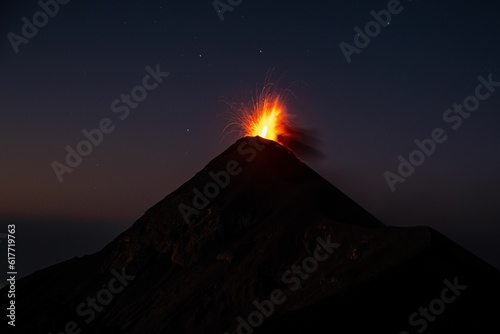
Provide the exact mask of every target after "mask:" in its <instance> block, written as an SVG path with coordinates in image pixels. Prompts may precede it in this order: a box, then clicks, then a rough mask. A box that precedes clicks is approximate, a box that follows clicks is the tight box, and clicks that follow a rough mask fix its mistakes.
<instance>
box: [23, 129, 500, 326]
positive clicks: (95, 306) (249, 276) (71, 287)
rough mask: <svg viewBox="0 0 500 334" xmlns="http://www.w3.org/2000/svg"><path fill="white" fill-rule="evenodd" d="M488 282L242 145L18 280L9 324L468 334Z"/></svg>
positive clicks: (463, 256) (492, 288)
mask: <svg viewBox="0 0 500 334" xmlns="http://www.w3.org/2000/svg"><path fill="white" fill-rule="evenodd" d="M499 278H500V276H499V272H498V270H496V269H495V268H493V267H491V266H489V265H488V264H486V263H484V262H483V261H481V260H480V259H478V258H476V257H475V256H473V255H472V254H471V253H469V252H468V251H466V250H464V249H463V248H461V247H460V246H458V245H456V244H455V243H453V242H452V241H450V240H448V239H447V238H446V237H444V236H442V235H441V234H439V233H437V232H436V231H434V230H432V229H431V228H428V227H413V228H396V227H387V226H385V225H383V224H382V223H381V222H379V221H378V220H377V219H376V218H374V217H373V216H372V215H370V214H369V213H368V212H366V211H365V210H364V209H362V208H361V207H360V206H359V205H357V204H356V203H355V202H353V201H352V200H351V199H349V198H348V197H347V196H345V195H344V194H343V193H342V192H340V191H339V190H338V189H336V188H335V187H334V186H332V185H331V184H330V183H328V182H327V181H326V180H325V179H323V178H322V177H321V176H319V175H318V174H317V173H315V172H314V171H313V170H312V169H310V168H309V167H307V166H306V165H305V164H304V163H302V162H301V161H300V160H298V159H297V158H296V157H295V156H294V155H293V153H291V152H290V151H289V150H287V149H286V148H284V147H282V146H280V145H279V144H277V143H275V142H271V141H267V140H264V139H260V138H258V137H257V138H243V139H240V140H238V141H237V142H236V143H235V144H233V145H232V146H231V147H229V148H228V149H227V150H226V151H225V152H223V153H222V154H221V155H219V156H218V157H216V158H215V159H214V160H212V161H211V162H210V163H209V164H208V165H207V166H206V167H205V168H204V169H203V170H202V171H200V172H199V173H197V174H196V175H195V176H194V177H193V178H192V179H191V180H189V181H188V182H186V183H185V184H183V185H182V186H181V187H180V188H179V189H177V190H176V191H174V192H173V193H171V194H170V195H168V196H167V197H165V198H164V199H163V200H162V201H160V202H159V203H157V204H156V205H154V206H153V207H152V208H151V209H149V210H148V211H146V213H145V214H144V216H143V217H141V218H140V219H138V220H137V221H136V222H135V223H134V225H133V226H132V227H130V228H129V229H128V230H127V231H125V232H124V233H122V234H121V235H120V236H118V237H117V238H116V239H115V240H114V241H112V242H111V243H110V244H108V245H107V246H106V247H105V248H104V249H102V250H101V251H100V252H98V253H95V254H93V255H90V256H85V257H83V258H75V259H72V260H68V261H66V262H63V263H60V264H57V265H54V266H51V267H49V268H46V269H44V270H41V271H38V272H36V273H34V274H32V275H30V276H28V277H26V278H24V279H21V280H20V281H19V282H18V291H19V296H18V299H17V304H18V305H19V311H18V319H17V326H16V327H17V328H16V329H17V330H18V332H20V333H35V332H44V333H49V332H51V331H52V332H53V333H59V332H63V331H64V329H65V328H66V329H68V328H69V329H71V331H75V332H76V331H77V330H78V329H81V330H82V333H104V332H109V333H148V332H149V333H225V332H228V333H237V332H239V333H251V332H255V333H276V332H278V333H281V332H287V333H303V332H319V331H320V330H321V328H323V327H325V328H328V329H329V330H331V331H337V332H340V333H362V332H365V331H368V330H376V331H382V332H395V333H399V332H400V331H407V332H409V333H417V330H425V332H426V333H452V332H453V333H456V332H457V331H458V332H460V331H461V330H464V329H467V330H469V331H474V332H481V329H484V328H487V327H488V326H491V325H492V324H493V319H495V316H496V314H498V311H499V309H498V306H496V308H495V307H490V306H488V305H486V304H485V302H486V301H488V300H490V299H492V300H495V299H496V297H500V293H499V288H498V282H499V281H500V280H499ZM450 286H454V288H453V289H454V290H453V289H452V288H450ZM464 286H466V288H464ZM443 289H448V290H447V292H445V293H443V292H442V291H443ZM461 289H462V290H461ZM453 297H455V298H453ZM88 298H90V299H88ZM93 298H95V300H94V301H93ZM443 298H444V299H443ZM436 299H437V300H438V301H434V300H436ZM452 299H453V301H452V302H449V303H447V302H445V301H446V300H447V301H450V300H452ZM269 300H270V301H269ZM439 300H441V302H439ZM443 300H445V301H443ZM266 301H268V302H266ZM430 304H431V306H432V307H430V311H426V312H427V313H426V314H424V315H421V314H418V313H419V312H421V311H420V310H419V308H420V307H427V308H429V305H430ZM259 309H260V311H259ZM432 311H435V313H439V314H434V313H432ZM257 312H258V313H257ZM414 312H417V315H416V316H413V318H412V319H413V320H412V323H410V322H409V317H411V316H412V314H413V313H414ZM428 312H431V313H428ZM259 314H260V316H259ZM68 324H69V325H68ZM424 327H425V328H424ZM71 331H69V330H66V332H68V333H69V332H71ZM403 333H404V332H403Z"/></svg>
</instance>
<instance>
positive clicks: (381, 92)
mask: <svg viewBox="0 0 500 334" xmlns="http://www.w3.org/2000/svg"><path fill="white" fill-rule="evenodd" d="M42 2H44V1H42ZM48 2H50V3H52V2H53V1H48ZM62 2H64V1H62ZM239 2H240V1H235V0H233V1H231V3H233V4H237V3H239ZM222 3H225V4H228V3H230V2H226V1H222ZM388 4H389V7H390V8H397V12H398V13H397V14H391V16H392V18H391V19H390V24H389V25H386V27H380V32H378V33H372V35H374V36H373V37H371V40H370V43H369V44H368V45H367V46H366V47H364V48H362V49H361V48H360V49H359V53H354V54H352V57H351V58H352V59H351V62H350V63H348V62H347V61H346V57H345V56H344V54H343V53H342V51H341V48H340V47H339V45H340V44H341V43H342V42H345V43H348V44H350V45H352V46H355V41H354V37H355V30H354V28H355V27H359V28H360V29H361V31H364V30H365V25H366V24H367V23H369V22H370V21H373V20H374V18H373V17H372V15H371V14H370V12H371V11H372V10H374V11H375V12H379V11H381V10H386V9H387V8H388ZM1 6H2V7H1V11H0V22H1V23H0V30H1V35H2V36H3V37H2V38H3V41H2V43H1V46H0V50H1V53H0V70H1V72H0V73H1V76H0V106H1V108H2V112H1V113H0V152H1V153H2V159H1V160H0V175H1V177H0V182H1V183H0V189H1V191H0V196H1V197H0V219H1V221H2V224H7V223H10V222H18V223H19V224H22V227H23V229H21V228H19V230H20V231H24V232H22V233H24V234H20V235H19V238H20V240H22V238H23V237H24V238H25V240H26V241H27V242H26V244H29V245H26V246H24V247H25V248H24V252H25V254H26V257H25V261H26V263H27V264H26V268H28V269H26V270H27V271H30V270H32V269H33V268H35V267H36V265H33V264H32V263H35V262H36V263H38V264H39V265H38V266H42V264H43V265H46V264H48V263H50V262H51V261H56V260H57V261H58V260H62V259H65V258H68V257H72V256H74V255H82V254H85V253H89V252H92V251H95V250H98V249H99V248H100V247H102V246H103V245H104V244H105V243H106V242H108V241H109V240H111V238H112V237H113V236H114V235H116V234H117V233H118V232H119V231H122V230H124V229H125V228H127V227H128V226H130V225H131V224H132V223H133V221H135V219H137V218H139V217H140V216H141V215H142V213H143V212H144V211H145V210H146V209H148V208H149V207H151V206H152V205H153V204H155V203H156V202H158V201H159V200H160V199H162V198H163V197H164V196H165V195H167V194H168V193H170V192H171V191H173V190H175V189H176V188H177V187H178V186H180V185H181V184H182V183H184V182H185V181H186V180H188V179H189V178H190V177H192V176H193V175H194V174H195V173H196V172H198V171H199V170H200V169H202V168H203V167H204V166H205V165H206V164H207V163H208V161H210V160H211V159H212V158H214V157H215V156H216V155H218V154H219V153H221V152H222V151H223V150H224V149H226V148H227V147H228V146H229V145H230V144H232V143H233V142H234V141H235V140H236V139H237V137H236V136H227V137H225V138H224V139H222V131H223V129H224V126H225V125H226V118H227V115H228V108H227V106H226V104H224V103H223V102H221V99H226V100H229V101H234V102H237V103H245V102H247V101H248V100H249V99H250V97H251V96H252V94H253V93H254V92H255V91H256V87H258V86H262V84H263V83H264V81H265V78H266V76H267V74H268V73H269V71H270V70H274V72H273V73H274V74H275V77H276V78H277V77H283V78H282V80H281V81H280V82H279V84H278V86H279V87H281V88H282V89H286V88H289V87H292V90H293V92H294V95H295V97H293V98H291V99H289V100H288V108H289V111H290V112H291V113H293V114H294V115H296V120H297V121H298V122H299V124H300V125H301V126H303V127H306V128H314V129H315V130H316V131H317V133H319V135H320V138H321V140H322V142H323V145H322V146H321V150H322V152H323V153H324V156H325V158H324V159H321V160H308V159H307V158H304V159H305V161H306V162H307V163H308V164H309V165H310V166H311V167H312V168H314V169H315V170H317V171H318V172H319V173H320V174H321V175H323V176H324V177H325V178H326V179H328V180H329V181H330V182H331V183H333V184H334V185H336V186H337V187H338V188H340V189H341V190H342V191H344V192H345V193H346V194H347V195H349V196H350V197H352V198H353V199H354V200H356V201H357V202H358V203H359V204H361V205H362V206H363V207H365V208H366V209H367V210H369V211H370V212H371V213H372V214H373V215H375V216H376V217H377V218H379V219H380V220H381V221H383V222H384V223H386V224H389V225H396V226H414V225H429V226H431V227H433V228H435V229H437V230H438V231H440V232H442V233H444V234H445V235H447V236H448V237H450V238H451V239H453V240H455V241H457V242H458V243H460V244H461V245H463V246H465V247H466V248H467V249H469V250H471V251H473V252H474V253H476V254H477V255H479V256H480V257H482V258H484V259H486V260H487V261H489V262H490V263H493V264H495V265H496V266H497V267H498V266H500V259H499V258H498V257H497V254H498V253H500V252H499V246H498V242H497V241H498V238H499V236H500V227H499V226H500V225H499V222H500V208H499V206H498V199H499V198H500V175H499V173H498V171H499V170H500V131H498V128H499V125H498V124H499V121H500V108H499V107H500V87H499V88H498V90H496V91H494V92H490V95H489V96H488V97H487V98H485V99H484V100H482V101H480V103H479V106H477V108H476V109H477V110H475V111H473V112H471V114H470V116H468V118H463V119H462V123H461V125H460V127H458V128H457V129H456V130H454V129H453V128H452V125H454V124H455V122H451V121H449V122H446V121H445V120H444V119H443V116H444V114H445V113H446V111H447V110H448V109H450V108H453V105H454V104H462V103H464V100H465V99H466V98H467V97H468V96H474V95H475V92H476V88H477V87H478V85H479V84H480V82H479V81H478V79H477V78H478V77H479V76H482V77H484V78H485V79H488V76H489V75H491V78H492V81H495V82H496V81H499V82H500V71H499V66H498V65H499V59H500V46H499V43H498V36H500V28H499V25H498V15H497V14H498V5H497V4H495V3H492V2H490V3H484V4H483V3H482V4H479V3H478V2H475V1H472V0H470V1H440V2H436V1H430V0H429V1H426V0H421V1H415V0H414V1H409V0H404V1H401V2H400V4H399V6H397V4H396V2H394V1H389V2H388V1H385V0H384V1H336V2H332V1H319V2H313V3H310V2H304V1H273V2H272V3H271V2H269V1H260V0H255V1H248V0H245V1H241V3H240V4H239V5H237V6H234V7H233V8H232V9H233V10H232V11H226V12H224V13H223V18H224V20H223V21H221V19H220V17H219V14H218V13H217V12H216V10H215V9H214V6H213V3H212V1H209V0H206V1H177V2H167V1H147V2H139V1H106V2H100V1H77V0H72V1H70V2H68V3H67V4H64V5H61V4H60V5H59V9H58V12H57V13H56V14H55V15H53V17H48V16H47V17H46V18H47V20H46V21H47V22H44V16H43V14H36V13H37V12H39V11H40V10H41V7H40V4H39V3H37V1H22V2H21V3H19V2H16V1H10V0H9V1H6V2H5V1H4V2H3V3H2V5H1ZM391 6H393V7H391ZM50 10H52V11H54V7H53V6H52V7H50ZM33 15H35V16H36V19H37V20H39V23H40V24H39V25H40V27H39V28H38V32H37V33H36V35H34V36H32V37H30V38H27V39H25V40H23V41H24V42H22V43H21V42H19V41H20V40H21V39H22V38H25V37H23V25H24V24H25V23H24V22H23V20H22V18H23V17H26V18H27V20H28V21H30V22H33ZM40 20H41V21H40ZM371 26H372V28H373V29H376V28H377V27H376V25H373V24H372V25H371ZM24 32H25V33H26V32H27V33H30V31H29V29H26V28H25V31H24ZM11 33H12V34H11ZM31 33H32V34H34V33H33V32H32V31H31ZM14 34H15V35H17V36H18V37H13V36H14ZM9 36H10V37H9ZM360 38H363V36H360ZM12 40H15V41H17V42H11V41H12ZM26 42H27V43H26ZM16 43H18V44H17V46H16V47H13V45H14V44H16ZM16 48H17V49H18V50H17V51H18V52H17V53H16V50H15V49H16ZM148 66H149V67H150V70H149V71H148V70H146V67H148ZM156 68H159V70H160V71H163V72H168V73H169V75H168V76H164V77H161V78H160V79H159V80H157V81H155V80H154V78H153V77H150V78H149V79H147V80H146V81H144V78H145V76H146V75H148V74H149V75H151V74H150V72H151V70H155V69H156ZM160 81H161V82H160ZM144 82H146V85H149V86H150V87H152V86H155V88H151V89H150V90H146V89H144V88H140V87H141V86H144V85H145V83H144ZM155 83H158V85H155ZM138 86H139V88H136V87H138ZM144 92H146V94H147V96H144V95H141V94H144ZM480 92H481V93H482V94H483V96H484V95H485V94H486V92H488V91H487V88H486V87H483V88H482V89H481V90H480ZM131 93H134V94H135V96H138V97H141V99H142V98H144V99H143V100H141V101H140V102H139V103H138V104H137V105H135V104H133V101H132V102H130V103H132V104H133V105H134V107H131V106H129V107H128V109H129V110H128V112H127V113H128V114H127V116H126V117H124V119H120V116H123V115H124V113H125V111H124V110H125V109H127V107H125V109H121V110H122V111H120V112H114V111H116V108H117V107H124V106H126V102H122V101H120V100H121V99H122V94H129V95H130V94H131ZM116 99H118V102H119V103H118V104H116V105H115V107H116V108H115V109H113V108H112V107H111V105H112V103H113V102H114V101H115V100H116ZM470 101H472V102H474V100H470V99H469V102H470ZM454 115H455V116H456V115H457V114H454ZM448 116H450V115H448ZM105 119H109V122H111V123H108V128H109V127H111V126H112V127H113V130H112V132H110V133H107V134H104V135H103V137H102V138H101V139H99V138H98V139H99V141H100V144H99V145H98V146H94V147H93V148H92V152H91V153H90V154H89V155H88V156H86V157H83V159H82V161H81V162H80V163H79V164H78V166H76V167H74V168H73V171H72V172H71V173H64V174H63V175H62V179H63V182H59V180H58V177H57V176H56V173H55V172H54V169H53V166H52V164H53V163H54V161H57V162H58V163H61V164H66V162H65V157H66V154H67V152H66V149H65V148H66V146H68V145H69V146H70V147H72V148H73V149H76V147H77V145H78V143H79V142H80V141H81V140H84V139H85V137H84V135H83V134H82V130H88V131H91V130H92V129H94V128H98V127H99V124H100V122H102V121H103V120H105ZM105 122H106V121H105ZM110 124H111V125H110ZM436 128H441V129H443V132H444V134H445V135H446V136H447V140H446V141H445V142H444V143H440V144H436V148H435V151H434V152H433V154H432V155H430V156H428V157H425V161H424V162H423V163H422V164H421V165H420V166H418V167H416V168H415V171H414V172H413V174H412V175H411V176H409V177H408V178H407V179H406V181H405V182H404V183H397V184H395V191H391V188H390V187H389V185H388V183H387V181H386V179H385V177H384V173H385V172H386V171H391V172H393V173H397V169H398V164H399V160H398V156H400V155H401V156H403V157H404V158H406V159H409V155H410V154H411V152H412V151H413V150H415V149H416V148H417V147H416V145H415V144H414V140H415V139H419V140H424V139H426V138H430V137H431V133H432V131H433V130H434V129H436ZM96 140H97V139H96ZM83 149H84V148H83ZM61 224H62V225H64V226H65V227H64V228H61ZM2 226H3V225H2ZM68 226H69V228H68ZM83 230H86V232H85V233H83V232H81V231H83ZM79 236H80V237H79ZM68 238H69V239H73V242H68ZM63 240H64V242H63ZM28 241H29V243H28ZM47 241H50V242H51V245H52V246H53V247H54V250H53V252H52V253H51V254H52V255H49V254H45V255H43V254H38V258H37V257H36V256H37V255H36V254H35V253H36V252H32V250H33V249H37V247H43V246H42V245H43V244H44V243H45V244H46V243H47ZM20 244H22V241H20ZM78 245H81V246H78ZM52 246H51V247H52ZM56 246H57V247H56ZM20 247H21V246H20ZM30 252H31V254H32V255H29V253H30ZM56 252H57V255H56V256H54V254H56ZM51 256H52V257H51ZM49 258H50V260H48V259H49Z"/></svg>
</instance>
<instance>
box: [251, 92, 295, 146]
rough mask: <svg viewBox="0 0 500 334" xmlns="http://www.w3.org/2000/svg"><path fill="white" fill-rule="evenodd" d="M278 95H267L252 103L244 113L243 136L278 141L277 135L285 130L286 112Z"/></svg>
mask: <svg viewBox="0 0 500 334" xmlns="http://www.w3.org/2000/svg"><path fill="white" fill-rule="evenodd" d="M284 110H285V109H284V106H283V104H282V103H281V101H280V97H279V96H267V97H265V98H263V99H262V100H261V101H259V102H258V103H256V104H255V105H254V109H253V110H252V111H251V112H249V113H245V115H244V117H243V118H242V127H243V129H244V131H243V132H244V135H245V136H260V137H262V138H266V139H269V140H274V141H278V136H279V135H280V134H282V133H283V132H284V131H285V128H284V126H283V125H284V124H285V122H286V114H285V111H284Z"/></svg>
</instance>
